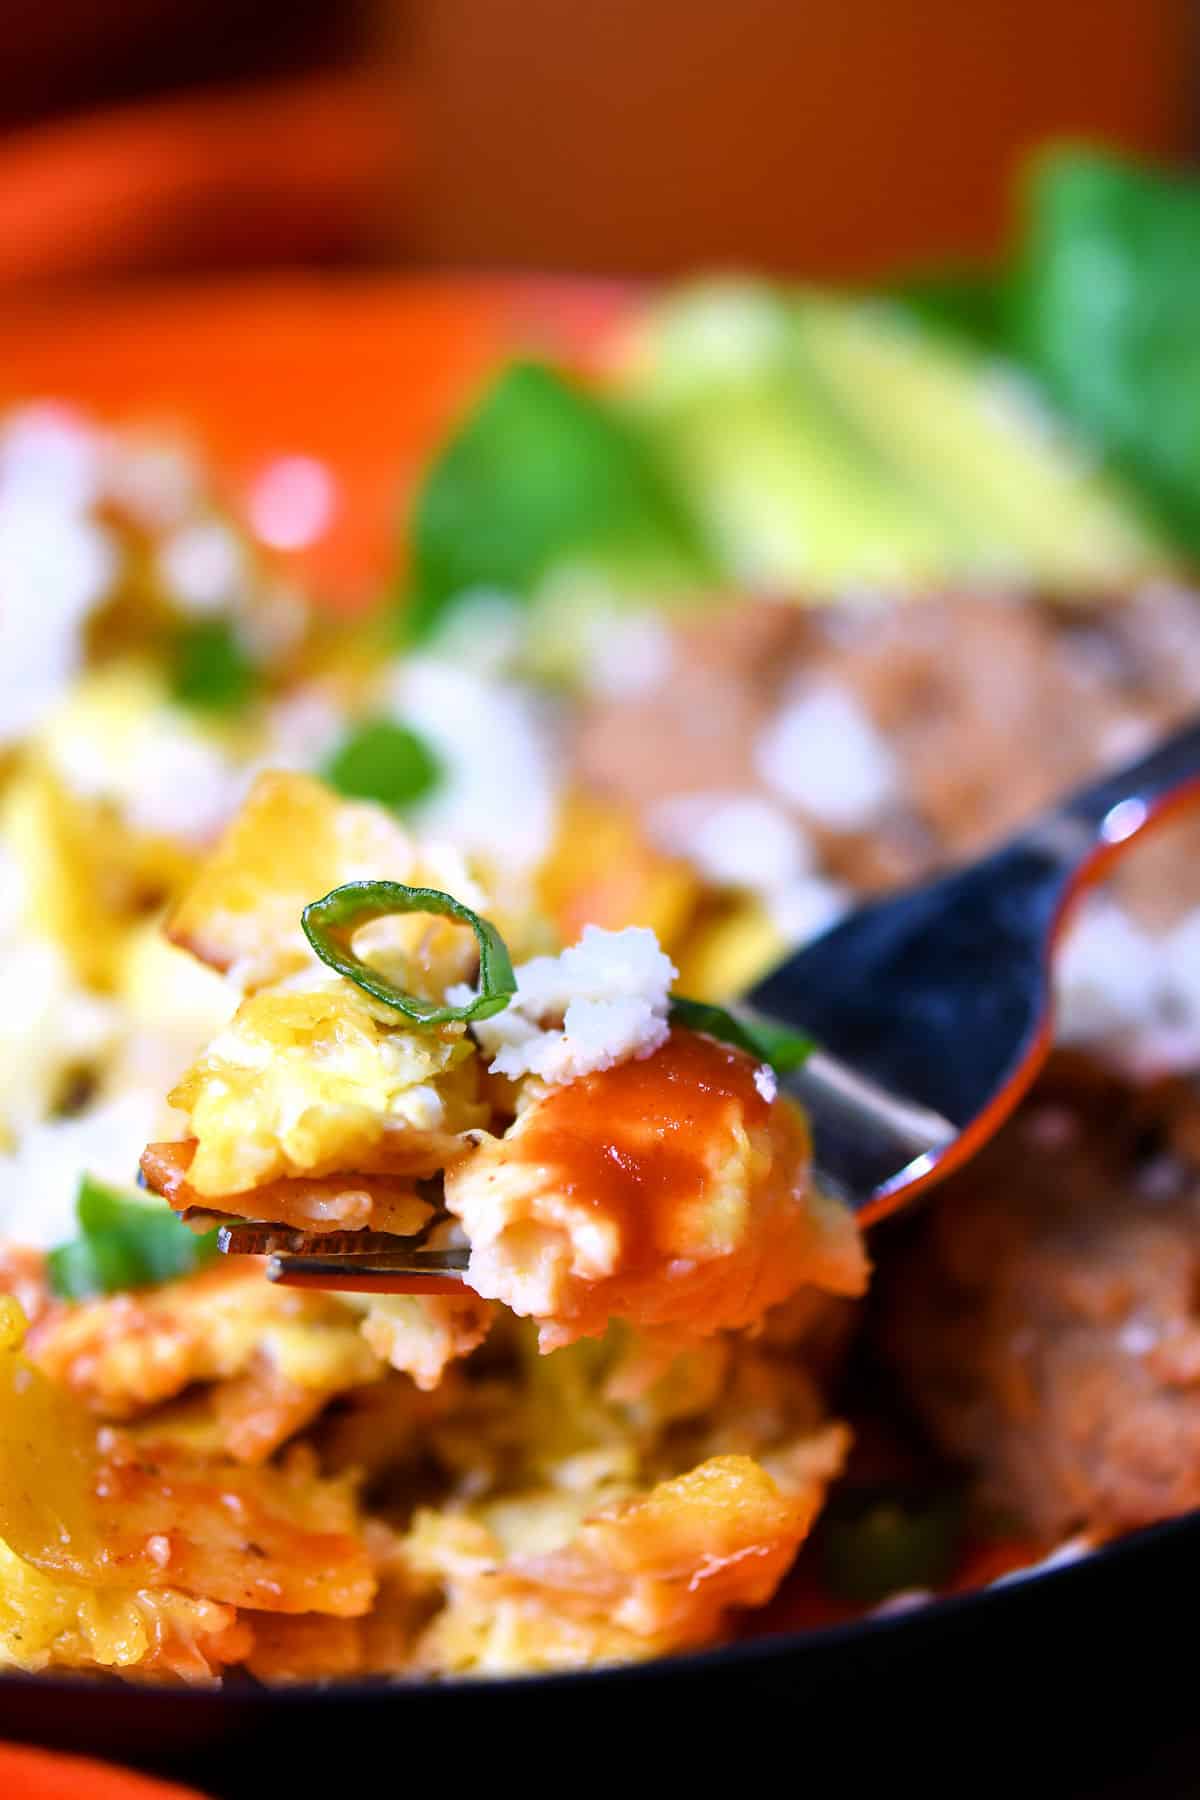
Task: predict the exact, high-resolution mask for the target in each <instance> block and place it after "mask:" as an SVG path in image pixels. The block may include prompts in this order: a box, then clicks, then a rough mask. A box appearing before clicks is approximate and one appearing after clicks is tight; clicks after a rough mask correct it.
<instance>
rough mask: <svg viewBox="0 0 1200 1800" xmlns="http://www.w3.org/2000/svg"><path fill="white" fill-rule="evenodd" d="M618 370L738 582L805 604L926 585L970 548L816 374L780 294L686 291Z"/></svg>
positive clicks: (722, 286)
mask: <svg viewBox="0 0 1200 1800" xmlns="http://www.w3.org/2000/svg"><path fill="white" fill-rule="evenodd" d="M619 380H620V386H621V391H622V395H623V399H624V402H625V405H626V406H627V407H628V409H629V410H630V413H631V414H632V415H633V416H634V417H636V418H637V420H638V422H639V424H640V426H641V428H642V429H643V430H644V431H646V432H647V433H648V434H649V436H650V438H651V440H652V442H653V443H654V446H655V449H656V451H657V454H658V457H659V459H660V460H661V462H662V463H663V465H664V466H665V467H666V468H667V470H668V471H669V473H670V476H671V479H672V480H673V482H674V484H675V486H676V488H677V489H678V491H679V492H680V493H681V494H682V495H683V497H684V498H685V499H686V501H687V502H688V503H689V506H690V510H691V512H692V515H693V517H694V518H696V519H697V520H699V521H700V523H701V527H702V529H703V530H704V531H705V533H706V535H707V539H708V547H709V550H710V553H711V554H712V556H713V558H714V560H715V561H716V562H717V563H718V564H719V565H720V566H721V567H722V568H723V569H725V570H726V572H727V573H728V574H729V575H730V576H732V577H733V578H734V579H737V580H740V581H742V582H745V583H747V584H749V585H751V586H753V587H756V588H758V589H760V590H767V591H776V592H786V593H788V594H792V595H799V596H801V597H803V598H812V599H821V598H826V597H828V596H829V595H830V594H831V593H837V592H839V591H842V590H845V589H851V588H854V587H859V586H869V587H877V586H885V585H887V586H911V587H917V588H920V587H924V586H928V585H931V584H933V583H936V582H938V581H939V580H940V579H942V578H943V577H944V575H945V572H946V570H947V569H948V568H951V567H954V566H957V565H961V563H962V561H963V558H964V557H965V555H966V554H967V552H968V550H969V547H970V546H969V541H968V538H967V536H966V534H965V533H964V532H963V530H962V528H961V526H960V525H959V523H958V522H957V520H956V519H954V518H953V517H952V516H951V515H950V514H949V513H948V512H947V511H946V510H945V509H944V508H943V507H942V506H941V504H940V499H939V497H938V496H937V495H936V494H926V493H924V492H921V491H920V490H918V489H916V488H915V487H913V486H912V485H911V484H910V483H908V482H907V480H906V479H905V478H904V476H903V473H902V472H898V471H897V470H896V468H895V467H894V466H893V465H892V464H891V462H890V461H889V459H888V458H887V457H886V456H885V455H884V454H883V453H881V451H880V449H879V448H878V447H877V446H876V445H875V443H874V442H873V441H872V440H871V438H870V437H869V436H868V435H867V434H866V433H864V432H863V431H862V430H860V428H859V425H858V422H857V420H856V418H855V416H854V414H853V412H852V411H848V410H847V409H845V408H842V407H840V406H839V405H838V404H836V402H835V400H834V399H833V398H832V397H831V394H830V391H829V390H828V389H827V388H826V386H825V385H824V383H823V382H822V381H821V380H820V379H819V378H817V376H816V374H815V371H814V368H813V366H812V365H811V362H810V359H808V358H807V357H805V356H804V355H803V354H801V348H800V341H799V334H798V332H797V329H796V309H795V305H794V304H793V301H792V299H791V297H790V296H788V295H787V294H786V293H784V292H783V291H780V290H774V289H770V288H767V287H763V286H760V285H758V284H754V283H749V282H745V283H740V282H725V283H709V284H705V285H703V286H699V287H696V288H692V289H687V290H684V291H683V292H682V293H680V294H677V295H675V296H674V297H672V298H670V299H668V300H667V301H665V302H664V303H663V304H662V305H661V306H660V307H658V308H657V309H655V310H654V312H653V313H652V314H651V315H650V316H649V318H648V319H646V320H645V321H643V323H642V326H641V328H640V331H639V334H638V337H637V339H636V340H635V342H634V343H633V345H632V347H631V351H630V354H629V357H628V359H627V360H626V362H625V364H624V368H623V373H622V375H621V376H620V377H619Z"/></svg>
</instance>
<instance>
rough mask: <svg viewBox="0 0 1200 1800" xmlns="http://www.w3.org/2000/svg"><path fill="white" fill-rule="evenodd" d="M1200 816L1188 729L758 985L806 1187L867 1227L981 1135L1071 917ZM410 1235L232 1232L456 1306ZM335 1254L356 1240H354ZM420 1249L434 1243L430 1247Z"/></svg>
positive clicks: (1013, 1093) (1047, 1000)
mask: <svg viewBox="0 0 1200 1800" xmlns="http://www.w3.org/2000/svg"><path fill="white" fill-rule="evenodd" d="M1196 804H1200V720H1197V721H1194V722H1193V723H1192V724H1190V725H1189V726H1187V727H1186V728H1185V729H1183V730H1181V731H1179V732H1177V733H1176V734H1175V735H1174V736H1172V737H1169V738H1167V739H1166V740H1164V741H1163V742H1162V743H1161V744H1159V745H1158V747H1157V748H1156V749H1154V750H1152V751H1151V752H1150V753H1149V754H1148V755H1146V756H1143V757H1141V758H1139V759H1138V760H1137V761H1135V762H1131V763H1129V764H1127V765H1125V766H1124V767H1122V768H1120V769H1117V770H1115V771H1113V772H1111V773H1108V774H1104V775H1101V776H1100V777H1099V779H1097V780H1094V781H1092V782H1090V783H1089V784H1088V785H1087V786H1085V787H1082V788H1080V789H1078V791H1076V792H1075V793H1073V794H1071V795H1070V796H1068V798H1066V799H1065V800H1062V801H1060V803H1059V804H1058V805H1057V806H1055V807H1053V808H1052V809H1051V810H1050V811H1049V812H1047V813H1044V814H1042V815H1041V816H1040V817H1039V818H1037V819H1035V820H1034V822H1033V823H1032V824H1031V825H1029V826H1027V827H1026V828H1025V829H1024V830H1023V831H1021V832H1019V833H1018V834H1017V835H1016V836H1015V837H1013V838H1012V839H1011V840H1010V841H1009V842H1007V843H1005V844H1004V845H1002V846H1001V848H1000V849H998V850H994V851H991V852H990V853H988V854H987V855H985V856H983V857H981V858H980V859H979V860H978V861H977V862H974V863H971V864H968V865H966V866H964V867H961V868H958V869H955V870H952V871H951V872H950V873H948V874H945V875H942V876H940V877H938V878H936V879H934V880H933V881H929V882H926V883H924V884H922V885H921V886H919V887H914V888H910V889H908V890H906V891H904V892H901V893H899V894H895V895H891V896H889V897H888V898H886V899H883V900H879V901H876V902H874V903H872V904H870V905H866V906H863V907H861V908H859V909H858V910H857V911H855V912H853V913H851V914H850V915H848V916H847V917H846V918H845V919H843V920H842V921H841V922H840V923H839V924H837V925H835V926H834V927H833V928H832V930H830V931H828V932H827V933H825V935H824V936H823V937H821V938H819V939H817V940H816V941H815V942H814V943H812V944H809V945H808V946H807V947H806V948H805V949H803V950H800V951H798V952H797V953H796V954H795V955H794V956H792V957H790V958H789V959H788V961H787V962H785V963H784V964H782V966H781V967H780V968H778V969H776V970H775V971H774V972H773V973H772V974H771V975H769V976H767V978H766V979H765V980H764V981H761V982H759V984H758V985H757V987H755V988H754V989H753V991H752V992H751V993H750V995H749V996H748V997H747V1001H746V1004H745V1006H744V1007H741V1008H739V1009H738V1010H739V1012H740V1013H741V1014H742V1015H743V1016H746V1017H749V1018H751V1019H753V1018H754V1017H756V1016H757V1017H758V1018H761V1019H767V1020H774V1021H776V1022H784V1023H786V1024H787V1025H788V1026H789V1027H791V1028H793V1029H794V1028H799V1029H801V1030H803V1031H805V1032H807V1033H808V1034H809V1035H810V1036H811V1037H812V1038H813V1039H814V1041H815V1043H816V1045H817V1046H818V1047H817V1048H816V1049H814V1050H813V1051H812V1053H811V1054H810V1055H809V1057H808V1059H807V1060H806V1061H805V1062H804V1063H803V1064H802V1065H801V1067H800V1068H799V1069H797V1070H795V1071H794V1072H793V1073H792V1074H791V1075H789V1076H788V1077H787V1079H786V1082H785V1083H784V1085H785V1087H786V1089H787V1091H788V1092H789V1093H790V1094H791V1095H792V1097H793V1098H794V1099H796V1100H798V1101H799V1102H800V1104H801V1105H802V1106H803V1107H804V1108H805V1110H806V1112H807V1114H808V1118H809V1121H810V1125H811V1128H812V1136H813V1157H814V1168H815V1179H816V1182H817V1184H818V1186H820V1187H821V1188H822V1189H823V1190H824V1191H825V1192H827V1193H830V1194H834V1195H836V1196H838V1197H839V1198H840V1199H842V1200H843V1201H845V1203H846V1204H847V1205H848V1206H850V1207H851V1208H852V1209H853V1210H854V1211H855V1212H856V1213H857V1214H858V1216H859V1218H860V1220H861V1221H862V1223H863V1224H871V1223H874V1222H875V1221H876V1220H878V1219H880V1218H882V1217H884V1216H885V1215H886V1214H888V1213H890V1212H893V1211H895V1209H896V1208H897V1207H899V1206H901V1205H903V1204H905V1203H906V1202H907V1201H909V1200H910V1199H912V1198H913V1197H914V1196H915V1195H916V1194H918V1193H919V1192H921V1191H922V1190H923V1189H925V1188H927V1187H928V1186H929V1185H930V1183H932V1182H933V1181H936V1180H939V1179H941V1178H942V1177H944V1176H945V1175H947V1174H949V1173H950V1171H951V1170H952V1169H956V1168H959V1167H960V1166H961V1165H962V1164H963V1163H965V1162H966V1161H967V1160H968V1158H970V1157H971V1156H973V1155H974V1154H975V1152H976V1151H977V1150H979V1149H980V1148H981V1146H982V1145H983V1144H984V1143H986V1142H987V1140H988V1139H989V1138H990V1137H991V1136H992V1135H993V1133H994V1132H995V1131H996V1130H997V1129H998V1127H999V1126H1000V1125H1001V1124H1002V1123H1003V1121H1004V1120H1005V1119H1006V1118H1007V1117H1008V1115H1009V1114H1010V1113H1011V1112H1012V1110H1013V1108H1014V1107H1015V1105H1016V1104H1017V1102H1018V1100H1019V1099H1020V1098H1021V1096H1022V1094H1024V1093H1025V1091H1026V1090H1027V1089H1028V1087H1029V1086H1030V1084H1031V1082H1032V1081H1033V1080H1034V1078H1035V1076H1036V1075H1037V1073H1038V1070H1039V1069H1040V1068H1041V1066H1042V1064H1043V1063H1044V1061H1045V1059H1046V1056H1047V1054H1048V1052H1049V1049H1050V1043H1051V1037H1052V1027H1053V992H1052V982H1051V975H1052V968H1053V955H1054V949H1055V945H1056V944H1057V943H1058V942H1059V940H1060V937H1061V934H1062V931H1063V927H1064V924H1065V923H1066V921H1067V919H1068V918H1069V916H1070V914H1071V912H1072V910H1073V908H1074V906H1075V903H1076V902H1077V900H1078V899H1079V897H1080V895H1081V894H1083V893H1084V891H1085V890H1086V889H1087V888H1089V887H1091V886H1092V885H1093V884H1094V883H1095V882H1097V881H1099V880H1100V879H1102V878H1103V877H1104V876H1105V875H1107V874H1108V872H1109V871H1110V869H1111V867H1112V865H1113V864H1114V862H1115V861H1116V860H1117V859H1118V858H1119V857H1120V856H1121V855H1122V854H1123V853H1124V851H1125V850H1126V849H1127V848H1128V847H1129V846H1130V845H1131V844H1132V843H1133V842H1134V841H1135V839H1137V838H1138V837H1140V836H1141V834H1142V833H1143V832H1144V831H1146V830H1148V829H1149V828H1150V827H1151V826H1154V825H1157V824H1159V823H1160V822H1161V821H1162V820H1163V819H1165V818H1166V817H1168V816H1172V815H1174V814H1176V813H1177V812H1179V811H1180V810H1182V809H1183V808H1185V807H1186V806H1189V805H1196ZM452 1231H453V1225H452V1222H451V1221H450V1220H449V1219H448V1218H447V1216H446V1215H445V1214H444V1213H441V1214H438V1213H435V1214H434V1216H433V1217H432V1218H431V1220H430V1221H429V1223H428V1224H427V1225H426V1227H425V1228H424V1230H422V1231H421V1232H420V1233H419V1234H418V1235H417V1236H415V1237H407V1238H404V1237H390V1236H388V1235H387V1234H385V1233H380V1232H371V1233H365V1232H359V1233H341V1234H339V1236H338V1238H337V1240H336V1242H334V1241H332V1240H331V1238H330V1237H329V1236H326V1237H321V1236H316V1235H307V1236H306V1235H305V1234H304V1233H301V1232H290V1231H288V1230H287V1229H286V1228H280V1227H277V1226H272V1225H263V1224H254V1223H252V1222H247V1223H245V1224H230V1225H228V1226H226V1227H224V1228H223V1229H222V1232H221V1248H222V1249H223V1250H226V1251H231V1252H241V1251H249V1252H252V1253H266V1254H267V1255H268V1258H269V1260H268V1264H267V1273H268V1275H269V1276H270V1277H271V1279H272V1280H274V1281H279V1282H284V1283H287V1284H289V1285H293V1286H307V1287H321V1288H333V1289H337V1290H342V1291H346V1290H349V1291H355V1290H359V1291H368V1292H370V1291H374V1292H390V1293H420V1294H428V1293H445V1292H451V1293H453V1292H460V1291H461V1284H462V1279H463V1275H464V1272H465V1270H466V1266H467V1258H468V1251H467V1249H466V1248H464V1247H462V1246H461V1245H457V1244H453V1243H450V1244H439V1243H438V1242H437V1239H438V1237H439V1236H445V1235H447V1234H448V1233H452ZM349 1240H353V1242H350V1241H349ZM431 1240H432V1241H431Z"/></svg>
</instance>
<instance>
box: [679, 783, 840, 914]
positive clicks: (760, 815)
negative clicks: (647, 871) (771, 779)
mask: <svg viewBox="0 0 1200 1800" xmlns="http://www.w3.org/2000/svg"><path fill="white" fill-rule="evenodd" d="M647 824H648V828H649V831H650V835H651V836H652V837H653V838H654V839H655V840H656V841H657V842H658V843H660V844H661V845H662V847H663V848H664V849H665V850H669V851H670V852H671V853H672V854H673V855H675V856H682V857H686V859H687V860H688V862H690V863H691V864H692V865H693V866H694V867H695V868H696V869H698V870H699V872H700V874H701V875H703V876H704V877H705V879H706V880H707V881H711V882H713V883H715V884H716V885H717V886H719V887H740V888H748V889H749V890H750V891H751V892H753V893H768V894H770V893H774V892H776V891H777V890H779V889H782V888H786V887H787V886H788V885H789V884H790V883H792V882H794V881H796V880H797V879H799V878H800V877H802V876H804V875H807V874H808V873H809V871H810V870H811V868H812V861H813V853H812V846H811V844H810V843H809V840H808V837H807V836H806V834H805V832H804V831H803V829H802V827H801V826H799V825H798V824H797V823H796V821H795V820H794V819H792V818H790V817H789V816H788V814H787V813H786V812H785V811H784V810H783V808H782V807H780V806H777V805H776V804H775V802H774V801H772V800H767V799H765V798H764V797H763V796H761V795H759V794H752V793H745V794H742V793H716V792H703V793H695V794H674V795H672V796H671V798H670V799H668V800H663V801H660V802H659V804H658V805H657V806H655V807H654V808H653V809H652V810H651V812H650V815H649V818H648V820H647Z"/></svg>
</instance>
